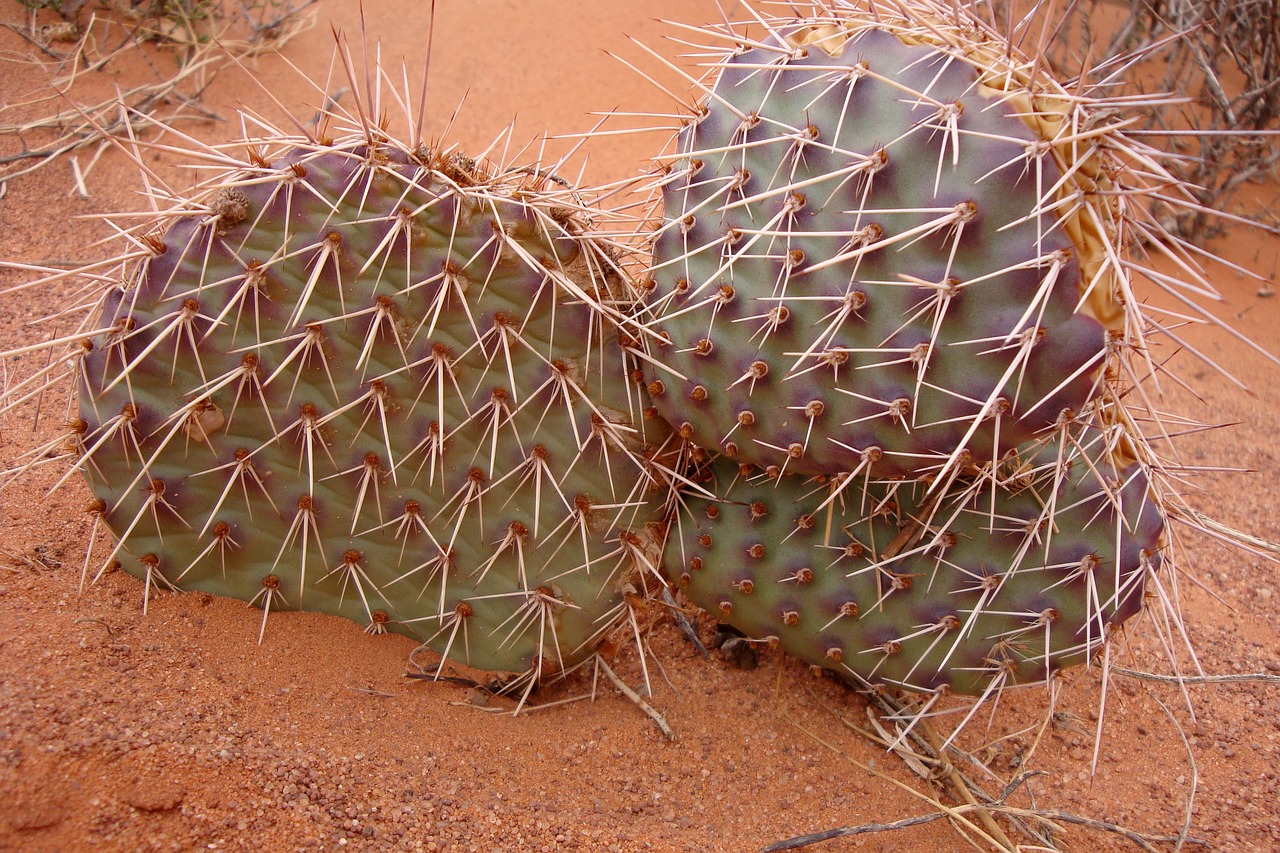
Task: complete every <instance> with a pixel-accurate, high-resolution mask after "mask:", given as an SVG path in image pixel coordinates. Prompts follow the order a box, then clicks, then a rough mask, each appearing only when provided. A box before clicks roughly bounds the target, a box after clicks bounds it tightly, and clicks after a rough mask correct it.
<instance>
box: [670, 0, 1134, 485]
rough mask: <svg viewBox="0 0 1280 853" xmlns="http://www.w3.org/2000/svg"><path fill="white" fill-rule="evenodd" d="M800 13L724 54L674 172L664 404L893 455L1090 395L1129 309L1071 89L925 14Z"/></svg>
mask: <svg viewBox="0 0 1280 853" xmlns="http://www.w3.org/2000/svg"><path fill="white" fill-rule="evenodd" d="M887 17H892V16H887ZM833 21H834V22H833ZM779 26H780V28H779V30H777V31H773V32H772V35H771V37H770V39H769V40H767V41H766V42H758V43H756V44H753V45H752V46H749V47H743V48H741V49H738V50H736V51H734V52H733V53H731V54H728V55H726V56H725V58H724V59H723V60H722V61H720V62H719V63H718V64H717V65H716V67H714V68H713V70H712V72H711V76H710V78H709V80H708V82H707V84H706V86H707V87H709V88H707V89H706V91H707V94H706V95H705V97H704V98H703V100H702V102H701V103H700V104H698V105H697V106H696V107H695V115H694V117H693V118H692V119H690V120H689V121H688V123H687V124H686V125H685V126H684V127H683V129H682V130H681V131H680V133H679V137H678V141H677V146H678V152H677V155H676V156H675V158H674V159H673V160H672V161H671V163H670V165H669V167H668V171H667V173H666V174H665V176H664V177H663V178H662V181H661V183H662V197H663V203H664V208H665V214H664V216H665V224H664V226H663V228H662V230H661V231H660V232H659V234H658V235H657V237H656V239H655V245H654V272H653V279H654V282H653V289H652V291H651V293H650V296H649V299H648V304H649V308H650V310H651V312H652V319H651V320H650V321H649V323H648V330H649V332H650V333H651V334H650V336H649V340H650V341H651V342H653V346H652V348H651V349H652V354H653V361H652V362H651V363H650V365H649V367H648V370H649V380H650V388H651V390H652V392H653V395H654V400H655V404H656V405H657V406H658V407H659V409H660V410H661V411H662V412H663V413H664V415H665V416H666V417H668V419H670V420H671V422H672V423H673V424H674V425H675V426H677V428H679V429H680V430H681V431H682V433H683V434H684V435H685V436H686V437H688V438H690V439H691V440H692V441H694V442H695V443H697V444H700V445H702V446H704V447H707V448H709V449H715V450H719V451H722V452H724V453H725V454H726V455H729V456H731V457H733V458H735V459H737V460H738V461H741V462H745V463H750V464H755V465H758V466H761V467H766V468H769V467H772V468H773V469H774V470H775V471H778V472H797V473H807V474H824V473H831V472H835V471H850V470H864V469H866V468H868V467H870V470H871V472H872V473H873V474H874V475H877V476H904V475H905V476H913V475H915V474H916V473H918V472H922V471H933V472H935V473H938V472H940V471H941V470H942V469H945V468H947V467H949V466H950V465H953V464H955V462H956V461H957V459H958V458H959V455H960V454H961V453H962V452H964V451H967V452H968V453H969V454H971V455H972V456H973V457H976V458H978V459H985V460H989V461H994V460H996V459H998V458H999V457H1000V455H1001V454H1002V453H1003V452H1004V451H1005V450H1007V449H1010V448H1013V447H1016V446H1018V445H1019V444H1021V443H1023V442H1025V441H1027V440H1029V439H1031V438H1033V437H1034V436H1035V435H1036V434H1037V433H1039V432H1040V431H1042V430H1044V429H1046V428H1048V427H1050V426H1052V425H1053V424H1054V423H1055V422H1056V421H1057V420H1058V419H1059V417H1060V416H1061V414H1062V412H1063V411H1064V410H1069V411H1070V412H1071V413H1075V412H1078V411H1080V410H1081V409H1082V408H1084V407H1085V406H1086V404H1087V403H1088V402H1089V401H1090V400H1091V399H1094V398H1095V397H1096V396H1097V395H1098V394H1099V393H1100V392H1099V388H1100V384H1101V383H1100V377H1101V376H1102V375H1103V367H1104V365H1105V363H1106V362H1107V358H1108V354H1109V336H1110V334H1111V333H1112V332H1118V331H1120V330H1122V329H1124V326H1125V323H1126V322H1127V320H1128V319H1129V318H1126V317H1125V316H1124V314H1123V311H1122V310H1121V309H1120V303H1119V301H1118V293H1117V292H1116V287H1117V278H1116V276H1115V273H1114V270H1115V265H1114V264H1113V263H1112V258H1111V257H1110V255H1109V254H1108V250H1107V248H1106V246H1105V245H1104V243H1105V241H1101V240H1099V239H1097V235H1098V234H1099V233H1100V231H1099V229H1104V228H1107V227H1110V225H1111V222H1112V213H1111V212H1110V210H1109V209H1108V206H1107V205H1108V204H1110V202H1109V201H1108V200H1107V199H1105V198H1104V195H1105V194H1102V193H1098V194H1094V193H1092V190H1093V189H1096V188H1097V181H1098V180H1104V179H1105V178H1104V177H1102V176H1101V173H1100V172H1099V166H1098V163H1097V162H1095V160H1096V158H1094V159H1090V158H1092V157H1094V155H1093V154H1087V155H1086V154H1085V153H1082V149H1083V147H1084V146H1081V145H1080V144H1079V143H1078V142H1075V141H1073V140H1072V139H1071V138H1070V137H1071V128H1070V127H1069V126H1068V124H1067V123H1066V122H1064V121H1063V114H1062V109H1063V106H1062V104H1063V103H1065V100H1066V99H1065V98H1064V99H1059V100H1054V99H1053V98H1049V97H1042V93H1040V92H1037V91H1035V90H1033V89H1031V88H1028V87H1027V86H1026V85H1025V84H1024V83H1023V82H1022V81H1021V80H1020V78H1019V77H1018V75H1017V74H1015V73H1013V70H1012V66H1011V65H1010V64H1009V63H1008V62H1007V61H1004V60H1003V59H1002V58H1001V56H1000V55H998V54H997V53H996V52H995V49H994V48H988V47H985V46H984V45H983V43H982V42H980V41H975V42H973V43H971V44H968V45H964V46H956V45H952V44H945V43H941V42H940V41H939V38H940V37H939V38H929V39H922V38H921V37H920V35H919V33H921V32H923V33H924V34H925V35H928V33H929V29H928V28H927V27H916V30H915V31H914V32H913V34H912V35H908V34H906V33H904V32H900V31H896V30H895V31H893V32H890V31H888V30H886V29H881V28H880V27H879V26H878V25H876V24H875V23H874V22H869V21H863V20H859V19H858V18H857V16H856V15H854V14H853V13H849V15H848V16H847V19H845V18H841V17H840V16H839V15H835V16H833V19H832V20H831V21H824V22H820V23H805V24H803V25H800V24H799V23H793V24H792V25H791V26H790V29H787V28H786V27H785V25H779ZM901 29H902V28H901V27H899V30H901ZM1002 62H1003V63H1004V64H1003V65H1002V64H1001V63H1002ZM871 462H874V465H872V464H871Z"/></svg>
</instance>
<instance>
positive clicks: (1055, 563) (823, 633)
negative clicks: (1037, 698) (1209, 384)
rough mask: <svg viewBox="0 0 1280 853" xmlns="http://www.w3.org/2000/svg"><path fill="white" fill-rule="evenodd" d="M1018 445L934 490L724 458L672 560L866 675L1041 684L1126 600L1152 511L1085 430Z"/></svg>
mask: <svg viewBox="0 0 1280 853" xmlns="http://www.w3.org/2000/svg"><path fill="white" fill-rule="evenodd" d="M1059 448H1066V449H1062V450H1061V451H1059ZM1024 451H1025V453H1026V454H1027V455H1026V456H1021V455H1018V454H1010V456H1009V457H1008V458H1007V459H1006V460H1005V461H1004V463H1003V464H1002V465H1001V466H1000V467H999V469H998V474H997V476H996V478H995V479H994V480H993V479H989V478H988V479H979V480H975V481H966V480H963V479H957V480H956V481H955V482H954V483H953V484H952V485H951V487H950V488H949V489H946V490H936V491H935V492H932V493H930V492H929V491H928V490H927V489H926V487H925V486H926V484H925V483H924V482H920V481H917V482H909V481H894V482H877V481H874V480H870V481H868V480H864V479H862V478H858V477H852V478H848V477H846V478H832V479H826V478H816V480H806V479H805V478H803V477H800V476H796V475H783V476H782V477H780V478H778V477H769V476H767V475H765V474H763V473H762V472H760V471H759V469H753V468H751V467H750V466H741V467H740V466H738V465H736V464H733V463H730V462H728V461H727V460H724V459H723V458H722V459H720V460H719V461H717V462H716V463H715V464H714V465H713V466H712V467H711V469H710V471H709V478H708V479H709V482H708V483H707V486H708V488H709V489H710V490H711V491H712V492H714V493H715V494H717V495H718V496H719V499H718V500H707V499H701V500H700V499H697V498H694V497H689V498H688V503H687V508H688V513H687V514H685V515H682V517H681V519H680V522H679V525H678V527H677V529H678V531H679V533H678V536H677V535H673V536H672V539H671V541H670V542H669V544H668V550H667V567H668V571H669V572H670V573H671V574H672V575H673V576H675V579H676V580H677V582H678V584H679V585H680V586H681V587H682V588H683V589H684V591H685V593H686V594H687V595H688V596H689V598H690V599H691V600H692V601H693V602H694V603H696V604H698V605H699V606H701V607H702V608H704V609H705V610H707V611H709V612H711V613H713V614H718V615H719V616H720V618H721V620H722V621H724V622H727V623H729V624H731V625H733V626H734V627H735V628H737V629H738V630H740V631H742V632H743V633H744V634H746V635H747V636H748V637H753V638H766V637H774V638H777V639H778V641H779V642H780V644H781V646H782V647H783V648H784V649H786V650H787V651H789V652H791V653H793V654H795V655H796V656H797V657H799V658H801V659H802V660H805V661H807V662H809V663H810V664H813V665H815V666H821V667H825V668H827V669H831V670H834V671H836V672H839V673H842V674H845V675H848V676H852V677H855V678H856V679H858V680H859V681H860V682H862V683H871V684H883V685H889V686H894V687H899V688H904V689H910V690H916V691H934V690H940V689H941V690H946V691H949V692H953V693H958V694H965V695H982V694H984V693H987V692H989V691H998V690H999V689H1001V688H1004V687H1010V686H1014V685H1021V684H1032V683H1039V682H1043V681H1044V680H1046V678H1048V677H1049V676H1051V675H1052V674H1053V673H1055V672H1056V671H1058V670H1060V669H1062V668H1064V667H1068V666H1072V665H1074V664H1079V663H1083V662H1085V661H1087V660H1089V659H1090V658H1091V656H1092V655H1093V653H1094V652H1095V651H1097V649H1098V648H1100V647H1101V645H1102V643H1103V641H1104V640H1105V639H1106V638H1107V637H1108V636H1109V635H1110V632H1111V631H1112V630H1113V629H1114V628H1115V627H1116V626H1117V625H1119V624H1120V623H1121V622H1123V621H1124V620H1125V619H1127V618H1129V617H1130V616H1132V615H1133V614H1134V613H1136V612H1137V611H1138V610H1139V608H1140V607H1141V605H1142V599H1143V590H1144V588H1145V583H1146V580H1147V578H1148V576H1149V573H1151V572H1153V571H1155V570H1156V569H1157V568H1158V567H1159V565H1160V537H1161V534H1162V531H1163V528H1164V521H1163V517H1162V515H1161V513H1160V512H1159V511H1158V509H1157V507H1156V506H1155V504H1154V503H1153V502H1152V501H1151V499H1150V497H1149V495H1148V484H1147V479H1146V476H1145V475H1144V474H1143V473H1142V471H1141V468H1140V467H1139V466H1137V465H1133V464H1129V463H1128V462H1127V461H1126V460H1124V459H1121V458H1113V457H1112V456H1111V455H1110V454H1108V453H1106V452H1104V451H1103V449H1102V442H1101V441H1100V440H1099V439H1095V440H1094V441H1092V442H1090V443H1089V444H1088V445H1087V446H1083V445H1081V444H1077V443H1076V442H1073V441H1067V442H1063V443H1061V444H1059V443H1058V442H1056V441H1053V442H1048V444H1047V445H1046V446H1045V447H1043V448H1042V447H1039V446H1035V447H1030V448H1024Z"/></svg>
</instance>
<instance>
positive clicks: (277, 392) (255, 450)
mask: <svg viewBox="0 0 1280 853" xmlns="http://www.w3.org/2000/svg"><path fill="white" fill-rule="evenodd" d="M254 163H255V165H252V166H249V167H247V168H244V169H242V170H239V171H237V172H234V173H232V174H229V175H227V176H224V178H222V179H221V182H220V184H219V185H218V186H216V187H212V188H210V189H209V190H208V191H207V192H206V194H205V195H204V196H203V197H202V198H200V199H199V200H198V201H196V202H190V203H187V204H186V205H185V207H184V208H182V210H181V211H179V212H178V213H176V214H174V215H173V216H172V217H170V218H168V219H166V220H164V221H162V222H161V224H162V225H165V226H167V228H166V230H165V231H164V232H163V234H161V233H159V232H153V233H151V234H148V235H146V236H145V237H144V238H143V239H142V241H141V242H142V244H143V246H144V247H145V248H146V250H147V254H148V257H146V258H145V260H144V261H143V262H142V264H141V265H140V267H139V268H138V270H137V271H136V273H134V274H133V275H132V277H131V278H130V279H128V280H127V281H125V282H123V283H122V286H119V287H116V288H114V289H113V290H111V292H110V293H109V294H108V295H107V297H106V298H105V300H104V307H103V315H102V317H103V319H102V322H101V324H100V326H99V328H103V329H107V330H108V331H106V332H103V333H100V334H97V335H95V336H94V337H93V338H92V340H91V341H90V342H89V343H88V344H86V345H85V354H84V356H83V357H82V358H81V359H80V365H79V367H78V369H77V373H78V375H79V377H80V379H81V382H80V392H79V393H80V397H79V399H80V404H79V408H80V418H81V419H82V423H81V424H79V425H78V428H77V430H76V432H78V433H79V434H80V436H81V438H80V439H79V442H80V446H81V449H82V451H83V455H82V457H81V462H80V464H79V465H78V466H77V467H79V468H80V469H82V470H83V471H84V472H85V473H86V475H87V477H88V479H89V481H90V486H91V488H92V490H93V493H94V495H95V498H96V500H95V503H94V504H93V506H92V507H91V510H92V511H93V512H95V513H96V514H97V515H98V516H99V517H100V519H101V520H102V521H104V522H105V523H106V525H107V526H108V527H109V528H110V529H111V531H113V532H114V534H115V535H116V536H117V537H119V540H120V542H119V545H118V546H117V548H116V549H115V551H114V552H113V555H112V556H113V557H114V558H116V559H119V560H120V561H121V562H122V563H123V565H124V567H125V568H126V569H127V570H129V571H130V572H132V573H134V574H136V575H139V576H140V577H143V578H145V579H146V581H147V584H148V592H149V591H150V587H151V586H152V585H154V584H168V585H174V586H178V587H182V588H189V589H201V590H206V591H209V592H214V593H218V594H222V595H228V596H233V597H237V598H240V599H243V600H246V601H249V602H250V603H251V604H254V605H257V606H260V607H262V608H263V610H264V617H263V628H265V621H266V614H267V613H269V612H270V611H273V610H280V609H296V608H302V609H306V610H314V611H322V612H326V613H336V614H340V615H343V616H346V617H348V618H351V619H354V620H356V621H358V622H361V623H365V624H367V625H368V626H369V630H371V631H374V632H381V631H384V630H388V629H389V630H394V631H400V632H403V633H407V634H410V635H413V636H417V637H420V638H426V640H427V641H428V642H429V643H430V644H431V645H432V646H433V647H434V648H436V649H437V650H438V651H440V652H441V653H443V654H444V655H445V656H446V657H447V658H451V659H453V660H455V661H458V662H461V663H463V664H467V665H470V666H472V667H475V668H478V669H482V670H490V671H500V672H511V673H522V674H524V675H526V676H528V677H529V679H530V681H534V680H536V679H537V678H539V677H540V676H542V675H545V674H548V673H552V672H558V671H561V670H563V669H565V668H567V667H571V666H573V665H574V664H575V663H577V662H579V661H581V660H583V659H585V658H586V657H587V656H589V655H590V654H591V653H592V652H593V651H594V649H595V646H596V645H597V644H598V642H599V641H600V639H601V638H602V637H603V636H604V635H605V634H606V633H607V632H608V631H609V630H610V629H611V628H613V627H615V625H616V624H617V622H618V620H619V619H620V618H621V617H622V616H623V615H624V613H625V609H626V604H625V594H626V592H627V591H628V588H629V587H628V585H629V584H631V583H634V582H635V581H636V577H635V575H636V572H637V571H638V570H639V569H640V568H641V567H643V566H645V565H646V564H648V563H649V562H650V558H649V556H648V555H650V554H653V553H656V551H657V549H658V548H659V545H658V544H657V543H656V537H657V536H658V533H659V531H660V527H661V525H660V521H661V516H662V510H663V508H664V501H665V499H666V494H665V492H664V491H663V490H662V489H660V488H659V484H660V483H659V477H658V476H657V470H658V469H657V468H656V467H655V466H654V464H652V463H653V460H654V458H655V456H656V455H657V454H658V453H659V452H660V448H661V446H662V445H663V443H664V441H666V439H667V437H668V436H669V435H670V433H669V430H666V428H665V426H664V425H662V424H661V423H660V422H656V421H653V422H646V421H645V420H644V419H643V418H642V417H641V413H642V412H643V411H644V409H645V408H646V406H647V405H648V404H647V401H646V399H645V397H644V389H643V385H642V384H641V383H639V382H638V381H633V380H632V379H631V374H632V373H633V372H634V371H635V365H634V364H632V363H631V361H630V359H631V357H630V356H629V355H627V354H626V353H625V352H624V350H623V349H622V347H621V346H619V344H618V340H617V332H616V330H615V329H614V328H613V326H612V324H611V323H610V322H608V321H607V320H606V319H605V317H606V314H608V313H609V311H610V310H611V309H610V308H608V307H606V306H612V305H614V304H616V303H618V302H625V300H626V299H627V298H629V296H628V292H627V290H626V285H625V284H624V283H623V282H622V281H621V279H620V278H619V276H618V274H617V272H616V270H615V268H614V261H613V258H612V256H611V254H610V253H609V252H608V251H606V250H605V249H604V248H602V245H601V244H599V243H597V242H596V241H594V239H593V238H591V237H590V236H589V235H588V234H586V233H585V232H584V229H583V228H582V226H581V219H582V217H581V216H580V215H579V214H577V213H575V211H574V210H573V209H571V208H569V207H563V206H558V205H560V204H563V201H560V200H557V198H555V197H554V196H553V195H552V194H550V193H549V191H546V190H545V187H546V186H550V184H547V183H546V182H545V181H543V180H542V179H540V178H539V177H538V176H536V175H534V174H532V173H527V174H526V173H520V174H516V173H511V174H509V175H506V176H494V175H492V174H490V173H488V172H487V171H485V170H484V169H483V168H482V167H481V166H479V165H477V164H475V163H473V162H471V161H469V160H466V159H465V158H461V157H458V156H456V155H451V156H447V157H441V156H435V155H432V154H431V153H430V152H428V151H426V150H425V149H416V150H409V149H408V148H407V147H406V146H402V145H400V144H398V143H394V142H392V141H389V140H381V141H378V142H377V143H376V144H373V145H370V144H369V143H368V142H367V141H366V137H364V136H363V135H357V136H354V137H352V138H349V139H347V140H346V141H339V142H336V143H332V144H329V145H317V146H308V145H298V146H291V147H286V148H285V149H284V151H283V153H281V155H280V156H279V157H278V158H277V159H275V160H274V162H270V163H269V162H267V160H266V159H265V158H264V157H261V156H258V157H256V158H255V160H254ZM565 195H566V197H567V194H565ZM260 639H261V635H260Z"/></svg>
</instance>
